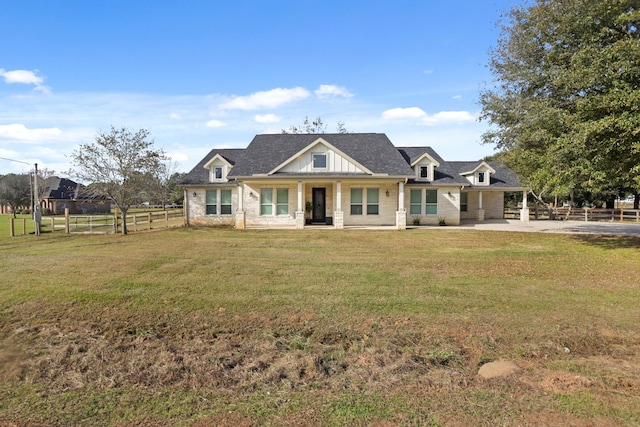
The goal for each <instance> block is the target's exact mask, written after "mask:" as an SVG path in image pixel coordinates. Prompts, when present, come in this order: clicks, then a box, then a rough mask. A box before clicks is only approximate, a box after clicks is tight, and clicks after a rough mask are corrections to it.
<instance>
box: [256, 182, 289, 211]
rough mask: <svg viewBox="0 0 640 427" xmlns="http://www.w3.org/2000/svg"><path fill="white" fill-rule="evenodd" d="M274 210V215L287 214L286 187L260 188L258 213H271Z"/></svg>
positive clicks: (287, 194)
mask: <svg viewBox="0 0 640 427" xmlns="http://www.w3.org/2000/svg"><path fill="white" fill-rule="evenodd" d="M274 193H275V196H276V197H275V199H274V197H273V195H274ZM274 212H275V215H289V189H288V188H275V189H274V188H262V189H260V215H273V214H274Z"/></svg>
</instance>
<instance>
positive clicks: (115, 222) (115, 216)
mask: <svg viewBox="0 0 640 427" xmlns="http://www.w3.org/2000/svg"><path fill="white" fill-rule="evenodd" d="M113 234H118V207H117V206H116V207H115V208H114V209H113Z"/></svg>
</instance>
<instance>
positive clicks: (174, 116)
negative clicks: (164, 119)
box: [169, 113, 182, 120]
mask: <svg viewBox="0 0 640 427" xmlns="http://www.w3.org/2000/svg"><path fill="white" fill-rule="evenodd" d="M169 118H170V119H173V120H180V119H182V114H181V113H171V114H169Z"/></svg>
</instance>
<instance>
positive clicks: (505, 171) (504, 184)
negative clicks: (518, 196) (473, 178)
mask: <svg viewBox="0 0 640 427" xmlns="http://www.w3.org/2000/svg"><path fill="white" fill-rule="evenodd" d="M448 163H449V166H450V167H451V169H453V170H455V172H456V173H457V174H461V173H464V172H469V171H472V170H474V169H475V168H476V167H478V165H479V164H480V163H482V161H477V162H448ZM486 163H487V164H488V165H489V166H491V167H492V168H493V169H494V170H495V171H496V172H495V173H492V174H491V181H490V182H489V184H490V185H491V187H501V188H515V187H522V184H520V181H519V180H518V176H517V175H516V174H515V173H514V172H513V171H512V170H511V169H509V168H508V167H507V166H506V165H505V164H504V163H502V162H486ZM465 180H466V179H465Z"/></svg>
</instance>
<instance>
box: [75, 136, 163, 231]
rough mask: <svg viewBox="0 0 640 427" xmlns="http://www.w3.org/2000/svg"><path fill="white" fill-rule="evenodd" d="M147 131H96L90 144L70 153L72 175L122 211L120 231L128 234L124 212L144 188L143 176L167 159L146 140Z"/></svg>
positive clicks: (152, 172)
mask: <svg viewBox="0 0 640 427" xmlns="http://www.w3.org/2000/svg"><path fill="white" fill-rule="evenodd" d="M148 137H149V131H148V130H146V129H140V130H138V131H136V132H135V133H134V132H131V131H130V130H128V129H127V128H124V127H123V128H120V129H116V128H114V127H113V126H112V127H111V131H110V132H109V133H104V132H99V133H98V134H97V135H96V139H95V141H94V142H93V143H89V144H82V145H80V147H79V148H78V149H77V150H76V151H74V153H73V154H72V155H71V158H72V159H73V161H74V163H75V169H73V170H72V172H71V173H72V174H74V175H75V176H77V177H79V178H80V179H82V180H85V181H89V182H91V183H93V185H92V186H91V188H93V189H94V191H97V192H100V193H101V194H104V195H106V196H107V197H109V198H110V199H111V201H112V202H113V203H114V204H115V205H116V206H117V207H118V209H120V212H121V214H122V234H127V221H126V216H127V211H128V210H129V208H130V207H131V206H132V205H134V204H135V203H136V201H137V195H138V194H137V193H138V192H139V191H140V190H144V189H145V188H144V186H145V178H144V176H145V175H153V176H155V175H157V174H158V171H159V170H160V169H161V167H162V165H163V162H164V161H165V160H166V159H167V157H166V155H165V153H164V151H163V150H161V149H155V148H154V147H153V144H154V142H153V140H149V139H147V138H148Z"/></svg>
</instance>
